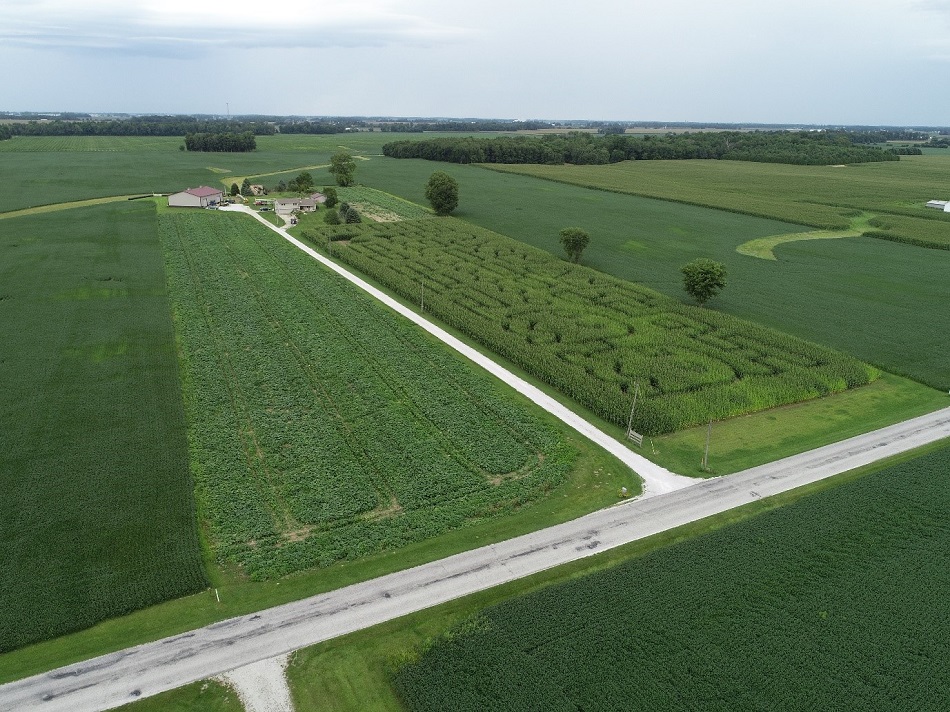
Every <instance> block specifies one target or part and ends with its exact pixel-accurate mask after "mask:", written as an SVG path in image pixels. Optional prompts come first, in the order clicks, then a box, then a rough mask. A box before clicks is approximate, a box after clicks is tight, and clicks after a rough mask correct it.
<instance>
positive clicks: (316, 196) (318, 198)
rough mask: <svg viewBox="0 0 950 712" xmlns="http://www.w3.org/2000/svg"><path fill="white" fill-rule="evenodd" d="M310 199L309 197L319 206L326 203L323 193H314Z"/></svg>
mask: <svg viewBox="0 0 950 712" xmlns="http://www.w3.org/2000/svg"><path fill="white" fill-rule="evenodd" d="M310 197H311V199H313V200H316V201H317V202H318V203H320V204H321V205H323V204H324V203H325V202H327V196H325V195H324V194H323V193H314V194H313V195H311V196H310Z"/></svg>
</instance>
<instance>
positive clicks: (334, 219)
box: [323, 209, 340, 225]
mask: <svg viewBox="0 0 950 712" xmlns="http://www.w3.org/2000/svg"><path fill="white" fill-rule="evenodd" d="M323 222H325V223H326V224H327V225H339V224H340V214H339V213H338V212H337V211H336V210H332V209H331V210H327V211H326V212H325V213H324V214H323Z"/></svg>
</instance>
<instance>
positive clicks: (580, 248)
mask: <svg viewBox="0 0 950 712" xmlns="http://www.w3.org/2000/svg"><path fill="white" fill-rule="evenodd" d="M560 235H561V246H562V247H564V251H565V252H566V253H567V257H568V259H569V260H570V261H571V262H580V261H581V253H583V252H584V248H585V247H587V244H588V243H589V242H590V235H588V234H587V231H586V230H581V229H580V228H579V227H566V228H564V229H563V230H561V232H560Z"/></svg>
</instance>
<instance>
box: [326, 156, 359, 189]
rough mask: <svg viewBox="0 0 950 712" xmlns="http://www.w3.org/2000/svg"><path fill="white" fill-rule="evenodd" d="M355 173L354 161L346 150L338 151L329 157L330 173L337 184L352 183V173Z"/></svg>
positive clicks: (346, 184) (345, 184) (347, 184)
mask: <svg viewBox="0 0 950 712" xmlns="http://www.w3.org/2000/svg"><path fill="white" fill-rule="evenodd" d="M355 173H356V161H354V160H353V156H351V155H350V154H349V153H347V152H346V151H338V152H337V153H334V154H333V155H332V156H331V157H330V175H332V176H333V177H334V179H335V180H336V184H337V185H339V186H343V187H346V186H349V185H353V180H354V178H353V175H354V174H355Z"/></svg>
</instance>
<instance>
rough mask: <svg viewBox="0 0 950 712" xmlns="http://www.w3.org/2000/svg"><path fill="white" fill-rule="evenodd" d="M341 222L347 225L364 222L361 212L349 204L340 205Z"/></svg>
mask: <svg viewBox="0 0 950 712" xmlns="http://www.w3.org/2000/svg"><path fill="white" fill-rule="evenodd" d="M340 220H342V221H343V222H345V223H346V224H347V225H352V224H355V223H359V222H363V218H361V217H360V214H359V212H357V210H356V208H354V207H353V206H352V205H350V204H349V203H340Z"/></svg>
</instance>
